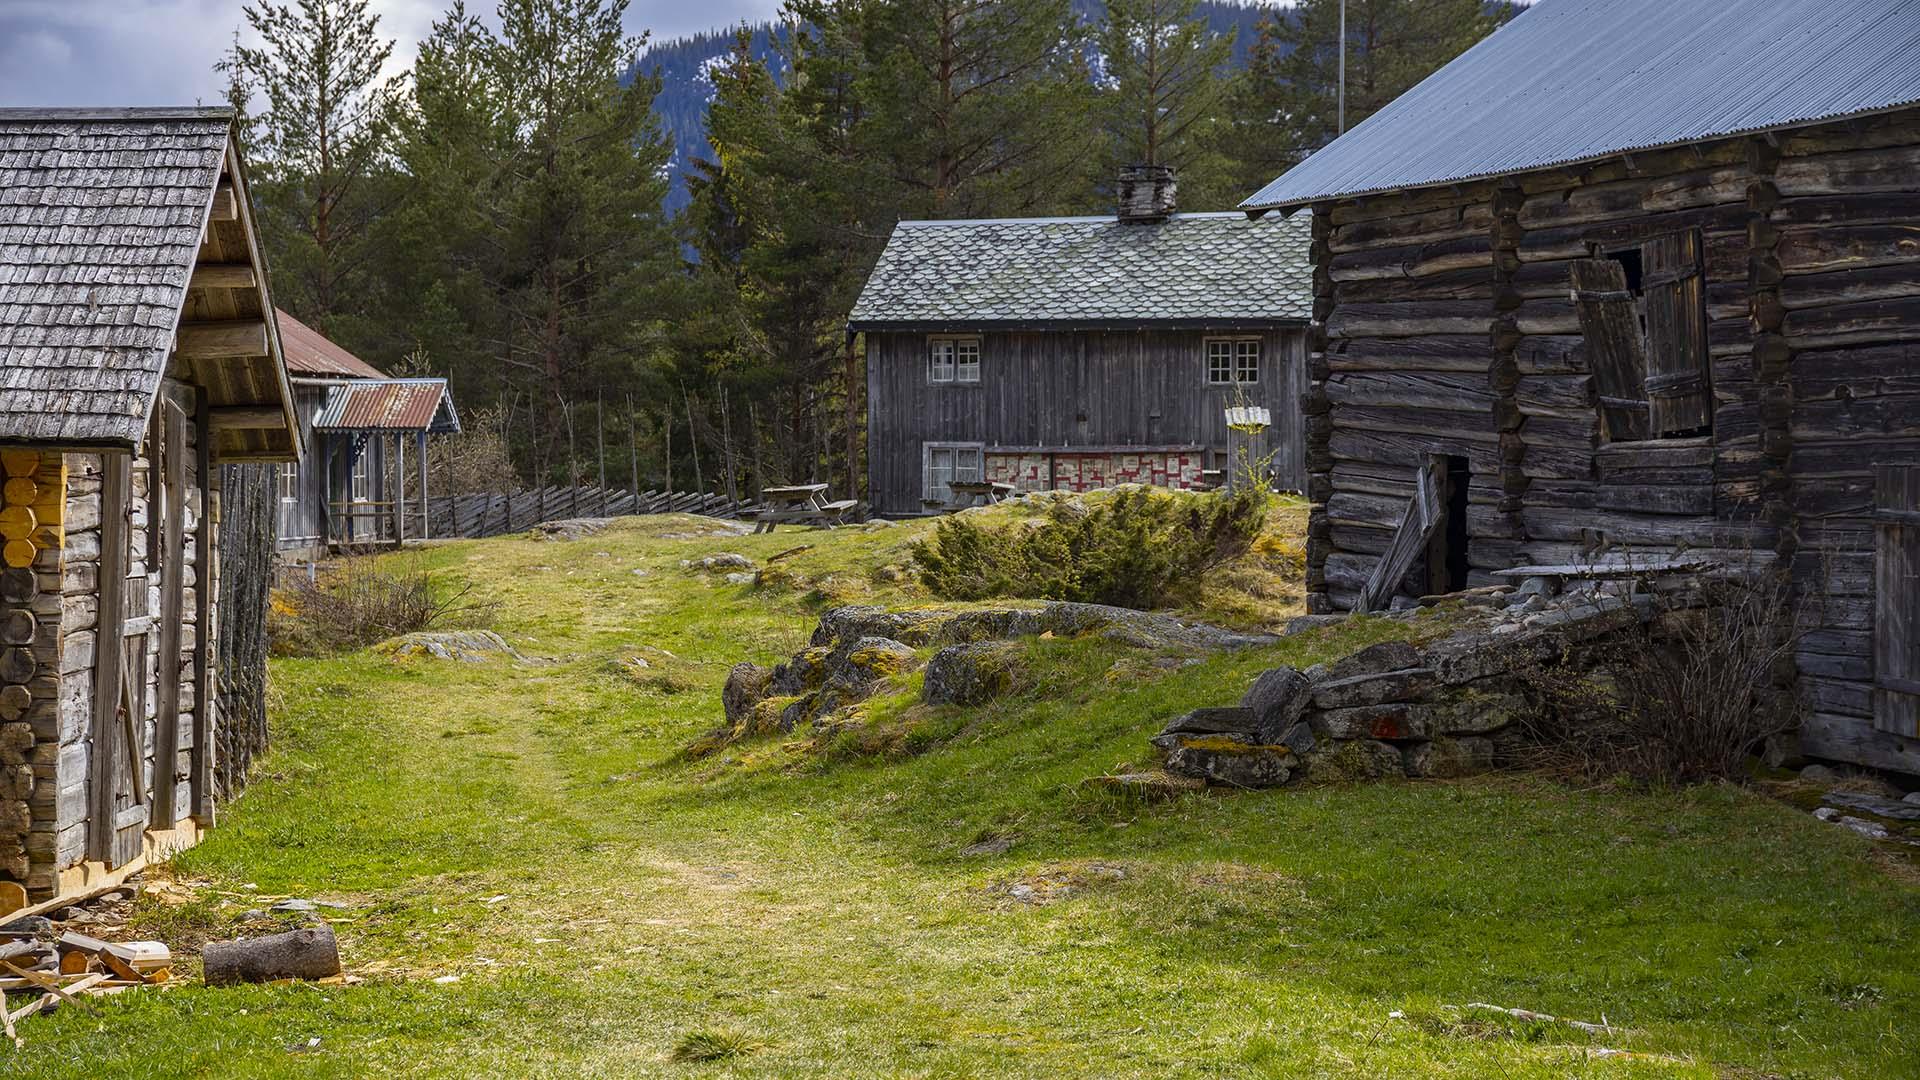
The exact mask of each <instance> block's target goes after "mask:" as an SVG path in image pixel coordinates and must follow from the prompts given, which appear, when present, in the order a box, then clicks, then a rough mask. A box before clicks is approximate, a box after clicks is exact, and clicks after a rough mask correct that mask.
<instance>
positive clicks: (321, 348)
mask: <svg viewBox="0 0 1920 1080" xmlns="http://www.w3.org/2000/svg"><path fill="white" fill-rule="evenodd" d="M277 317H278V321H279V324H280V340H281V342H282V344H283V345H284V347H285V350H286V357H287V371H288V372H289V373H290V374H291V375H292V377H293V394H294V412H295V414H296V415H297V417H298V419H299V422H300V432H301V437H302V441H303V443H304V444H305V445H306V446H307V447H308V448H309V449H310V453H309V454H308V455H307V458H306V460H305V461H289V462H286V463H284V464H282V465H281V466H280V467H279V471H278V474H277V475H276V477H275V479H276V481H277V489H278V490H277V491H276V493H275V494H276V497H277V502H278V517H279V527H280V528H279V538H280V550H281V551H282V552H284V553H286V554H287V555H288V556H289V557H295V558H302V557H304V558H318V557H321V556H324V555H325V554H326V553H327V552H328V551H329V550H335V549H340V548H350V547H359V546H365V545H374V544H399V543H402V542H404V541H406V540H409V539H415V540H420V539H426V538H427V533H428V525H427V498H428V483H427V480H428V475H427V436H429V435H451V434H457V433H458V432H459V431H460V414H459V413H458V412H457V411H455V409H454V407H453V395H452V394H451V392H449V391H448V389H447V380H445V379H436V378H398V379H396V378H390V377H388V376H387V375H386V374H385V373H384V372H382V371H381V370H380V369H378V368H376V367H374V366H373V365H372V364H369V363H367V362H366V361H364V360H362V359H360V358H359V357H357V356H355V355H353V354H352V353H350V352H348V351H347V350H346V349H343V348H341V347H340V346H339V345H338V344H336V343H335V342H333V341H330V340H328V338H327V337H326V336H325V335H323V334H321V333H320V332H319V331H317V330H315V329H313V328H312V327H310V326H308V325H306V324H305V323H303V322H301V321H300V320H298V319H296V318H294V317H293V316H291V315H289V314H287V313H286V312H284V311H282V312H278V313H277ZM409 448H411V450H409Z"/></svg>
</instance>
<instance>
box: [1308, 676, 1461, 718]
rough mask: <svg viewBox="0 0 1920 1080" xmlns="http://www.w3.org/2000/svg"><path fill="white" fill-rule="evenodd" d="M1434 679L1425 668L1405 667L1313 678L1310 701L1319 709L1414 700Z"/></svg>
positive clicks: (1430, 686) (1431, 687)
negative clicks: (1335, 677) (1314, 681)
mask: <svg viewBox="0 0 1920 1080" xmlns="http://www.w3.org/2000/svg"><path fill="white" fill-rule="evenodd" d="M1436 681H1437V680H1435V678H1434V675H1433V672H1432V671H1430V670H1428V669H1426V668H1409V669H1407V670H1405V671H1389V672H1386V673H1384V674H1378V675H1356V676H1354V677H1352V678H1349V679H1337V680H1333V681H1330V682H1316V683H1314V685H1313V704H1314V707H1315V708H1320V709H1351V708H1357V707H1359V706H1361V705H1379V704H1382V703H1384V702H1389V701H1418V700H1419V699H1420V698H1421V696H1422V695H1424V694H1425V693H1426V692H1427V691H1429V690H1431V689H1433V687H1434V685H1435V683H1436Z"/></svg>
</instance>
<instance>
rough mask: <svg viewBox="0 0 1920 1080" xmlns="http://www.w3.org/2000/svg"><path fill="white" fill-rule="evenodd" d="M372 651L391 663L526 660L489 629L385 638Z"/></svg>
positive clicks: (419, 633)
mask: <svg viewBox="0 0 1920 1080" xmlns="http://www.w3.org/2000/svg"><path fill="white" fill-rule="evenodd" d="M373 651H374V652H376V653H379V654H380V655H382V656H390V657H392V658H393V659H395V660H404V659H408V658H410V657H415V656H428V657H432V658H434V659H436V660H462V661H465V662H467V663H470V664H478V663H483V662H485V661H488V660H492V659H495V658H497V657H502V656H504V657H508V658H509V659H513V660H524V659H526V658H525V657H523V656H521V655H520V653H519V651H518V650H516V649H514V647H513V646H511V645H509V644H507V641H506V639H505V638H503V637H501V636H500V635H499V634H496V633H494V632H493V631H491V630H422V631H419V632H417V633H412V634H402V635H400V636H399V637H393V638H388V639H387V640H385V641H382V642H380V643H379V644H377V645H375V646H374V647H373Z"/></svg>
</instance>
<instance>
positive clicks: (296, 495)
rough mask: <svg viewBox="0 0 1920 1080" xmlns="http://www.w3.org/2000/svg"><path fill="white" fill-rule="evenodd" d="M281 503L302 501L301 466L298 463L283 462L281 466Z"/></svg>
mask: <svg viewBox="0 0 1920 1080" xmlns="http://www.w3.org/2000/svg"><path fill="white" fill-rule="evenodd" d="M279 480H280V501H281V502H299V501H300V465H299V463H297V462H292V461H288V462H283V463H281V465H280V477H279Z"/></svg>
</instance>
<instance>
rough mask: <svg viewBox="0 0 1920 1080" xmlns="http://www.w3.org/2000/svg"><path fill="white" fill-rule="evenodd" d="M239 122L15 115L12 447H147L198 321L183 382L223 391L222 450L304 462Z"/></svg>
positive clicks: (0, 141)
mask: <svg viewBox="0 0 1920 1080" xmlns="http://www.w3.org/2000/svg"><path fill="white" fill-rule="evenodd" d="M232 127H233V113H232V111H231V110H229V109H201V108H189V109H115V110H92V109H90V110H74V109H0V441H7V442H35V443H45V444H54V445H62V446H74V447H80V446H101V447H133V446H135V445H137V444H138V442H139V440H140V438H141V436H142V435H143V433H144V432H145V430H146V426H147V417H148V413H149V411H150V410H151V408H152V406H153V402H154V400H155V397H156V395H157V393H158V390H159V387H160V383H161V379H162V377H163V376H164V375H166V374H167V373H168V365H169V362H170V360H171V359H172V356H173V353H174V350H175V347H176V334H177V333H179V332H181V329H182V324H183V321H190V320H191V321H198V322H199V323H200V324H201V325H199V326H196V327H193V328H191V330H192V332H194V333H195V334H197V335H198V336H197V337H196V338H195V349H196V350H197V351H196V353H195V355H194V356H193V357H191V358H189V357H188V356H187V354H186V352H185V351H184V350H183V352H182V358H181V360H180V361H178V362H177V367H176V370H177V371H178V373H179V374H180V375H181V376H182V377H188V378H191V380H192V381H193V382H195V383H197V384H199V385H202V386H205V387H207V388H208V389H209V398H210V401H211V403H212V404H213V405H214V406H215V413H216V428H217V429H218V431H219V434H218V438H217V441H216V448H215V449H216V453H217V454H219V455H220V456H222V457H239V456H254V457H280V458H284V457H292V456H295V454H296V453H297V450H298V447H297V444H296V442H295V437H294V435H293V434H292V431H291V429H290V422H291V414H290V413H289V414H288V415H287V420H288V423H287V424H281V423H280V422H279V421H277V420H276V419H275V418H274V417H273V416H272V415H271V413H272V410H273V409H274V408H281V409H285V408H286V407H287V404H288V399H289V398H290V396H291V394H290V391H289V390H288V388H287V383H286V374H285V369H284V368H283V367H282V366H281V364H280V359H279V340H278V335H277V333H276V331H275V329H274V326H273V322H272V319H271V317H270V316H269V315H266V314H264V312H263V308H264V303H263V302H264V300H265V297H266V288H265V283H264V280H263V276H262V271H263V267H262V266H261V263H260V259H259V255H258V251H257V246H256V245H255V244H254V243H253V240H252V230H251V215H250V213H249V211H248V210H247V208H246V207H245V206H244V187H243V186H242V181H241V180H240V178H239V176H238V164H239V160H238V157H237V154H236V152H235V148H234V147H233V145H232ZM216 221H218V222H221V224H220V226H219V227H218V229H217V230H216V228H215V226H214V224H213V223H214V222H216ZM210 258H211V260H212V264H210ZM265 310H270V308H267V309H265ZM221 320H225V321H221ZM232 406H243V407H246V408H245V412H246V415H241V413H242V411H243V410H239V409H233V408H231V407H232ZM263 406H264V407H265V411H263V410H262V407H263ZM223 412H224V413H225V415H224V416H223V415H222V414H223ZM223 424H225V426H224V427H223V426H222V425H223Z"/></svg>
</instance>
